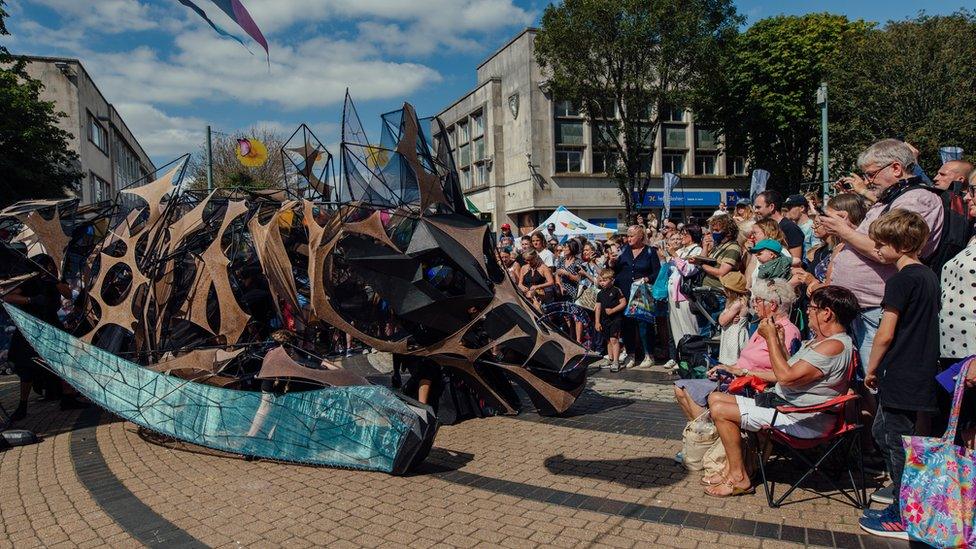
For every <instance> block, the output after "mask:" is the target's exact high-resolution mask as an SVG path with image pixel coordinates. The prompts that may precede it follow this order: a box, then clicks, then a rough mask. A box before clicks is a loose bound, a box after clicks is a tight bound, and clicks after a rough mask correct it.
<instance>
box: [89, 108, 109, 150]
mask: <svg viewBox="0 0 976 549" xmlns="http://www.w3.org/2000/svg"><path fill="white" fill-rule="evenodd" d="M88 139H89V141H91V142H92V143H94V144H95V146H96V147H98V150H100V151H102V152H103V153H105V154H108V132H106V131H105V126H103V125H102V123H101V122H99V121H98V119H97V118H95V115H93V114H92V113H88Z"/></svg>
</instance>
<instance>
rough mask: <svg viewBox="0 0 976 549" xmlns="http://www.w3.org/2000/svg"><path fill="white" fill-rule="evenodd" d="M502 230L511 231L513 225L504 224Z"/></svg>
mask: <svg viewBox="0 0 976 549" xmlns="http://www.w3.org/2000/svg"><path fill="white" fill-rule="evenodd" d="M502 228H503V229H511V228H512V226H511V225H509V224H508V223H502Z"/></svg>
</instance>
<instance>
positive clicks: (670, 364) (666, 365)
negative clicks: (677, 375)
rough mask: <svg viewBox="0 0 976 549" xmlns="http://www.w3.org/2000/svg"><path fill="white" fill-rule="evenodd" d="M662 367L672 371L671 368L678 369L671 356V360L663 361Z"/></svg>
mask: <svg viewBox="0 0 976 549" xmlns="http://www.w3.org/2000/svg"><path fill="white" fill-rule="evenodd" d="M664 369H665V370H666V371H668V372H670V371H673V370H677V369H678V363H677V362H676V361H675V360H674V359H673V358H672V359H671V360H669V361H667V362H665V363H664Z"/></svg>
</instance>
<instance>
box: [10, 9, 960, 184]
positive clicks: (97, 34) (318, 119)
mask: <svg viewBox="0 0 976 549" xmlns="http://www.w3.org/2000/svg"><path fill="white" fill-rule="evenodd" d="M7 3H8V11H10V12H11V17H10V18H9V20H8V28H9V30H10V31H11V33H12V36H8V37H4V38H3V39H0V40H2V42H3V43H4V44H5V45H6V46H8V47H9V48H10V50H11V51H13V52H14V53H30V54H37V55H63V56H70V57H77V58H80V59H81V60H82V62H83V63H84V64H85V67H86V68H87V70H88V71H89V72H90V73H91V74H92V75H93V76H94V78H95V80H96V83H97V84H98V86H99V88H100V89H101V90H102V92H103V93H104V94H105V95H106V96H107V97H108V99H109V101H111V102H113V103H114V104H115V105H116V107H117V108H118V109H119V111H120V112H121V113H122V115H123V117H124V118H125V120H126V122H127V123H128V125H129V127H130V128H131V129H132V130H133V132H134V133H135V134H136V136H137V138H138V139H139V140H140V142H141V143H142V144H143V146H144V147H145V148H146V150H147V151H148V152H149V154H150V155H151V156H152V158H153V160H154V161H155V162H156V163H157V165H160V164H164V163H165V162H167V161H169V160H170V159H172V158H174V157H176V156H178V155H180V154H182V153H183V152H192V151H194V150H195V149H196V148H197V147H198V146H199V144H200V143H201V142H202V139H203V132H204V127H205V126H206V124H208V123H209V124H211V125H213V126H214V128H215V129H217V130H220V131H225V132H234V131H238V130H240V129H244V128H248V127H251V126H252V125H263V126H270V127H272V128H275V129H278V130H279V131H281V132H283V133H285V134H290V133H291V131H293V130H294V129H295V128H296V127H297V126H298V124H300V123H302V122H305V123H307V124H308V125H309V126H310V127H311V128H312V129H313V131H315V132H316V133H317V134H318V137H319V138H320V139H321V140H322V141H323V142H324V143H326V144H327V145H328V146H329V148H330V149H335V148H336V147H335V143H336V142H337V141H338V125H339V122H340V118H341V115H340V113H341V106H342V97H343V94H344V91H345V89H346V87H349V88H350V90H351V92H352V94H353V98H354V99H355V100H356V104H357V108H358V109H359V112H360V115H361V116H362V118H363V123H364V125H365V126H366V130H367V132H374V131H377V128H378V116H379V114H381V113H383V112H386V111H389V110H393V109H396V108H398V107H399V106H400V104H401V103H402V102H403V101H404V100H406V101H410V102H411V103H413V104H414V106H415V107H417V111H418V112H419V113H420V114H421V115H426V114H434V113H436V112H437V111H439V110H440V109H442V108H443V107H444V106H446V105H448V104H450V103H451V102H452V101H453V100H454V99H456V98H458V97H460V96H461V95H463V94H464V93H466V92H467V91H468V90H469V89H470V88H472V87H473V86H474V84H475V67H476V66H477V65H478V63H480V61H482V60H483V59H484V58H485V57H486V56H487V55H488V54H490V53H491V52H492V51H494V50H495V49H497V48H498V47H500V46H501V45H502V44H504V43H505V41H506V40H507V39H508V38H509V37H511V36H513V35H514V34H516V33H518V32H519V31H520V30H521V29H522V28H524V27H525V26H529V25H533V24H536V23H537V22H538V20H539V16H540V15H541V13H542V11H543V9H544V8H545V6H546V5H548V2H546V1H541V0H427V1H420V0H243V3H244V4H245V5H246V6H247V8H248V9H249V10H250V12H251V14H252V16H253V17H254V20H255V21H256V22H257V24H258V25H259V26H260V27H261V28H262V30H263V31H264V33H265V35H266V36H267V37H268V40H269V42H270V43H271V67H270V70H269V68H268V66H267V64H266V61H265V58H264V55H263V51H262V50H261V48H260V46H258V45H257V44H255V43H253V42H249V47H250V49H251V51H252V52H254V54H253V55H252V54H249V53H248V51H247V50H245V49H244V48H242V47H241V46H240V45H239V44H237V43H236V42H234V41H232V40H229V39H224V38H221V37H219V36H217V35H216V34H215V33H214V32H213V31H212V30H210V28H209V27H208V26H206V24H205V23H204V22H203V21H202V20H200V19H199V18H198V17H197V16H196V15H194V14H193V13H192V12H190V11H189V10H188V9H187V8H185V7H183V6H182V5H180V4H179V2H177V1H176V0H87V1H86V0H8V2H7ZM197 3H198V4H199V5H200V6H201V7H202V8H203V9H204V10H206V11H207V12H208V14H210V16H211V18H213V19H214V20H215V21H216V22H217V23H218V24H219V25H221V26H223V27H224V28H225V29H227V30H230V31H231V32H234V33H235V34H237V35H239V36H241V37H245V34H244V33H243V31H241V30H240V29H239V28H237V27H236V26H235V25H234V24H233V23H232V22H231V21H230V20H229V19H228V18H227V17H226V16H224V14H223V13H221V12H220V11H219V10H218V9H216V7H215V6H214V5H213V4H212V3H210V2H209V1H208V0H197ZM921 5H922V3H921V2H914V1H907V0H886V1H880V0H858V1H851V0H846V1H840V0H827V1H819V2H814V1H807V0H785V1H780V2H770V1H768V0H740V1H739V2H737V6H738V8H739V11H740V13H742V14H744V15H745V16H746V17H747V18H748V20H749V21H755V20H756V19H760V18H763V17H768V16H772V15H778V14H783V13H785V14H802V13H808V12H816V11H830V12H834V13H841V14H845V15H848V16H849V17H851V18H864V19H868V20H872V21H887V20H891V19H903V18H905V17H910V16H914V15H915V14H916V13H917V12H918V10H919V8H920V7H921ZM924 5H925V9H926V12H927V13H929V14H941V13H951V12H953V11H956V10H957V9H959V8H960V7H964V6H966V7H974V3H973V0H948V1H944V0H927V1H926V2H925V3H924ZM377 133H378V131H377ZM377 137H378V135H377ZM335 152H337V151H335V150H333V153H335Z"/></svg>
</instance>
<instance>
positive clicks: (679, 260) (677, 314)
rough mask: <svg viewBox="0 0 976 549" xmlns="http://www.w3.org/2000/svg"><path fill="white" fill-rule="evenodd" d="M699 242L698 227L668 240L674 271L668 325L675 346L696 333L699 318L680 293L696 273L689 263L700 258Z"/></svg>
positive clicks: (688, 227)
mask: <svg viewBox="0 0 976 549" xmlns="http://www.w3.org/2000/svg"><path fill="white" fill-rule="evenodd" d="M701 239H702V234H701V228H700V227H698V225H688V226H686V227H685V228H684V229H683V230H681V232H679V233H677V234H676V235H674V236H672V237H671V239H670V240H669V242H670V247H669V249H668V255H669V256H670V261H671V265H672V266H674V269H672V270H671V274H670V277H669V279H668V322H669V326H670V328H671V337H672V339H673V340H674V344H675V345H677V344H678V342H680V341H681V338H683V337H684V336H686V335H698V333H699V327H698V318H697V317H695V314H694V312H693V311H692V309H691V303H690V302H689V301H688V296H686V295H684V294H683V293H681V280H682V279H683V278H685V277H688V276H691V275H693V274H695V272H697V271H698V267H696V266H695V265H693V264H692V263H690V262H689V260H690V259H691V258H693V257H697V256H699V255H701V253H702V248H701Z"/></svg>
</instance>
